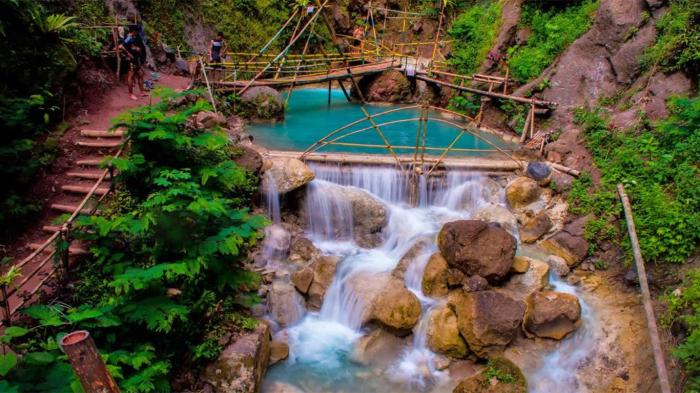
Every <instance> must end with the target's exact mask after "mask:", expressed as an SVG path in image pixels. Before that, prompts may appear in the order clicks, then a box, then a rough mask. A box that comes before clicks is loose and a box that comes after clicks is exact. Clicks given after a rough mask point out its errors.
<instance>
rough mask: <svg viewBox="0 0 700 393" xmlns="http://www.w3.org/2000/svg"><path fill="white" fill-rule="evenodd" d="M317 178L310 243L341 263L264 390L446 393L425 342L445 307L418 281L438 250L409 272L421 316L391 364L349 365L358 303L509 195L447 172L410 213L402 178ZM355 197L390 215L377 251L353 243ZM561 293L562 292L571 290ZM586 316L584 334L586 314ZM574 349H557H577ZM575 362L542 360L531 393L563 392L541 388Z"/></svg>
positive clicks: (363, 308) (309, 207) (422, 187)
mask: <svg viewBox="0 0 700 393" xmlns="http://www.w3.org/2000/svg"><path fill="white" fill-rule="evenodd" d="M312 169H313V170H314V172H315V173H316V180H314V181H313V182H311V183H310V184H309V187H308V189H307V198H306V202H305V203H306V207H305V211H306V213H307V216H306V222H307V223H308V224H307V225H308V226H307V229H306V230H307V236H308V237H309V238H310V239H311V240H312V241H313V242H314V244H315V245H316V247H318V248H319V249H321V250H322V251H323V252H324V253H325V254H332V255H337V256H339V257H340V258H341V262H340V263H339V265H338V267H337V270H336V276H335V279H334V281H333V283H332V284H331V285H330V287H329V288H328V290H327V291H326V294H325V297H324V300H323V304H322V306H321V309H320V311H319V312H315V313H307V314H306V316H305V317H304V318H303V319H302V320H301V321H300V322H299V323H297V324H296V325H294V326H291V327H289V328H287V329H286V334H288V337H289V345H290V358H289V359H288V360H287V361H285V362H282V363H281V364H280V365H277V366H275V367H273V368H272V369H270V370H269V371H268V376H267V377H266V381H267V382H270V383H271V382H285V383H290V384H292V385H295V386H297V387H299V388H301V389H302V390H303V391H304V392H307V393H312V392H328V391H333V392H377V393H379V392H426V391H433V392H435V391H449V390H450V389H449V384H448V383H447V382H449V375H448V372H447V371H438V370H437V368H436V355H435V354H434V353H433V352H432V351H430V349H429V348H428V346H427V343H426V329H427V321H428V317H429V314H430V311H431V310H432V309H433V308H434V307H437V306H438V305H439V301H438V300H436V299H432V298H430V297H428V296H425V295H424V294H423V293H422V290H421V281H422V276H423V271H424V268H425V265H426V263H427V261H428V258H429V256H430V255H431V253H432V252H434V251H435V250H436V249H437V248H436V246H435V244H432V243H431V244H429V245H428V246H427V247H426V248H425V249H423V250H422V251H421V252H420V253H419V254H418V255H417V256H416V258H414V260H413V263H412V264H410V265H409V266H408V267H407V270H406V272H405V275H404V279H405V284H406V287H407V288H408V289H409V290H411V291H412V292H413V293H415V294H416V296H417V297H418V299H419V300H420V302H421V308H422V315H421V319H420V321H419V323H418V324H417V325H416V327H414V329H413V335H412V338H410V339H407V340H405V342H406V348H405V349H404V350H402V351H400V352H399V353H398V355H397V356H396V358H395V359H394V360H393V361H391V362H390V363H389V364H384V365H369V366H367V365H363V364H357V363H355V362H354V361H353V360H352V359H353V350H354V348H355V343H356V342H357V340H358V339H359V338H360V337H362V336H363V334H365V333H367V331H365V330H363V328H362V324H363V318H364V317H365V316H366V312H367V307H368V305H367V304H364V298H363V296H362V294H363V292H365V290H366V289H367V288H368V287H369V286H371V284H372V282H373V280H372V279H373V278H374V277H375V276H378V275H386V274H388V273H389V272H391V271H392V270H393V269H394V268H395V267H396V265H397V263H398V262H399V260H400V259H401V257H402V256H404V254H406V252H407V251H409V250H410V249H411V247H412V246H414V244H416V242H418V241H424V240H425V239H434V238H435V236H436V234H437V232H438V231H439V230H440V228H441V227H442V225H443V224H444V223H446V222H449V221H453V220H457V219H467V218H470V217H473V216H474V214H476V212H477V211H478V210H479V209H480V208H483V207H484V206H487V205H489V204H492V205H501V206H504V196H503V190H502V189H501V188H500V186H498V184H497V183H495V182H494V181H493V180H491V179H488V178H486V177H484V176H480V175H478V174H473V173H461V172H448V174H447V176H444V177H441V178H439V177H431V178H430V179H425V178H421V179H420V181H419V189H418V193H417V195H418V200H417V206H411V205H410V204H409V201H410V182H409V181H408V178H407V177H406V176H404V175H403V174H401V173H400V172H399V171H398V170H396V169H393V168H376V167H372V168H369V167H361V166H360V167H338V166H321V165H317V166H313V167H312ZM352 188H356V189H362V190H364V191H366V192H368V193H369V194H371V195H372V196H373V197H375V198H376V199H378V200H380V201H381V202H383V203H384V204H385V205H386V207H387V213H388V222H387V225H386V227H385V228H384V231H383V234H382V243H381V245H380V246H378V247H376V248H372V249H367V248H362V247H359V246H358V245H357V244H356V243H355V242H354V240H353V218H352V215H353V214H352V206H351V205H350V203H349V202H348V200H347V198H345V197H344V195H345V194H346V193H348V192H350V191H352ZM561 285H562V287H561V290H563V291H567V290H573V289H572V288H566V287H564V285H566V284H564V283H561ZM583 307H584V308H583V310H584V322H583V323H584V325H585V324H586V323H587V321H586V319H585V318H587V313H588V310H587V308H586V306H585V305H583ZM583 330H584V329H580V330H579V332H581V331H583ZM578 335H579V333H576V334H575V335H574V336H573V337H576V336H578ZM569 341H572V340H566V341H564V342H562V344H561V345H562V346H564V345H571V346H576V345H577V344H569ZM580 344H581V342H580V341H579V342H578V345H580ZM584 344H585V342H584ZM558 353H561V354H559V355H558ZM572 353H573V354H575V352H562V351H559V350H557V351H555V353H553V354H551V355H549V356H548V357H547V358H545V359H544V362H543V365H542V368H541V370H540V371H538V372H537V373H535V374H534V375H533V376H531V377H530V378H533V381H535V382H536V383H537V384H538V386H543V388H536V389H539V390H535V391H538V392H550V391H551V392H555V391H557V392H558V391H561V390H547V389H548V388H547V387H545V386H547V384H548V382H547V381H550V380H551V381H556V380H557V379H560V380H561V377H559V376H557V375H555V374H552V372H551V371H549V370H548V369H550V368H565V367H563V365H564V364H566V362H569V360H568V359H565V358H567V357H570V356H571V355H572ZM557 356H559V357H558V358H557ZM576 356H578V355H576ZM571 362H573V363H576V362H577V360H571ZM566 372H567V373H570V372H571V370H568V371H566ZM574 374H575V372H574ZM531 385H532V384H531ZM532 386H534V385H532Z"/></svg>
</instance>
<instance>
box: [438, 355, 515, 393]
mask: <svg viewBox="0 0 700 393" xmlns="http://www.w3.org/2000/svg"><path fill="white" fill-rule="evenodd" d="M452 393H527V380H526V379H525V375H524V374H523V372H522V371H521V370H520V368H519V367H518V366H516V365H515V363H513V362H511V361H510V360H508V359H506V358H502V357H499V358H495V359H491V360H490V361H489V363H488V364H487V366H486V369H485V370H483V371H481V372H480V373H478V374H476V375H473V376H471V377H468V378H466V379H463V380H462V381H461V382H460V383H459V385H457V387H455V388H454V390H452Z"/></svg>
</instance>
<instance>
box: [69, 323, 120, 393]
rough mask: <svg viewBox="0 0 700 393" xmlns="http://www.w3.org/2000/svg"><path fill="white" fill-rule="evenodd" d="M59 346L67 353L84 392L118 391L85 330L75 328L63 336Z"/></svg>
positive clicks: (102, 392)
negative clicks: (75, 329)
mask: <svg viewBox="0 0 700 393" xmlns="http://www.w3.org/2000/svg"><path fill="white" fill-rule="evenodd" d="M61 348H62V349H63V351H64V352H65V353H66V355H68V360H69V361H70V364H71V366H72V367H73V371H74V372H75V375H77V376H78V379H79V380H80V384H81V385H82V386H83V390H84V391H85V393H119V387H118V386H117V384H116V382H114V379H113V378H112V376H111V375H110V374H109V371H107V366H105V364H104V362H103V361H102V358H101V357H100V353H99V352H98V350H97V346H96V345H95V342H94V341H93V340H92V337H91V336H90V333H88V331H87V330H77V331H74V332H72V333H69V334H67V335H66V336H64V337H63V338H62V339H61Z"/></svg>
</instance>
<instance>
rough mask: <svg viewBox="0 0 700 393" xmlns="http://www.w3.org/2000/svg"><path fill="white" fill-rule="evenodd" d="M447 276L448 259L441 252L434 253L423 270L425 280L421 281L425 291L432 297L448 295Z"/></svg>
mask: <svg viewBox="0 0 700 393" xmlns="http://www.w3.org/2000/svg"><path fill="white" fill-rule="evenodd" d="M460 273H461V272H460ZM447 276H448V274H447V261H445V258H443V257H442V255H441V254H440V253H439V252H436V253H434V254H433V255H431V256H430V259H428V263H427V264H426V265H425V270H424V271H423V280H422V282H421V289H422V290H423V293H424V294H425V295H426V296H431V297H443V296H447V292H448V291H449V288H448V287H447ZM460 281H461V280H460Z"/></svg>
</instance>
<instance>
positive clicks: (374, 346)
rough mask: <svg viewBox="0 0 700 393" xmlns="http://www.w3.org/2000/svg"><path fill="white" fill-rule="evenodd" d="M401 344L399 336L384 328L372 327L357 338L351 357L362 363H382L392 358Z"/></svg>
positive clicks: (402, 343)
mask: <svg viewBox="0 0 700 393" xmlns="http://www.w3.org/2000/svg"><path fill="white" fill-rule="evenodd" d="M403 346H404V341H403V340H402V339H401V338H399V337H396V336H395V335H393V334H391V333H389V332H387V331H386V330H384V329H381V328H380V329H374V330H373V331H372V332H371V333H369V334H367V335H365V336H362V337H361V338H360V339H359V340H357V343H355V349H354V350H353V353H352V355H351V359H352V361H354V362H356V363H359V364H363V365H368V364H376V363H383V362H387V361H391V360H393V359H394V355H395V353H396V352H397V351H400V350H401V348H402V347H403Z"/></svg>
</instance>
